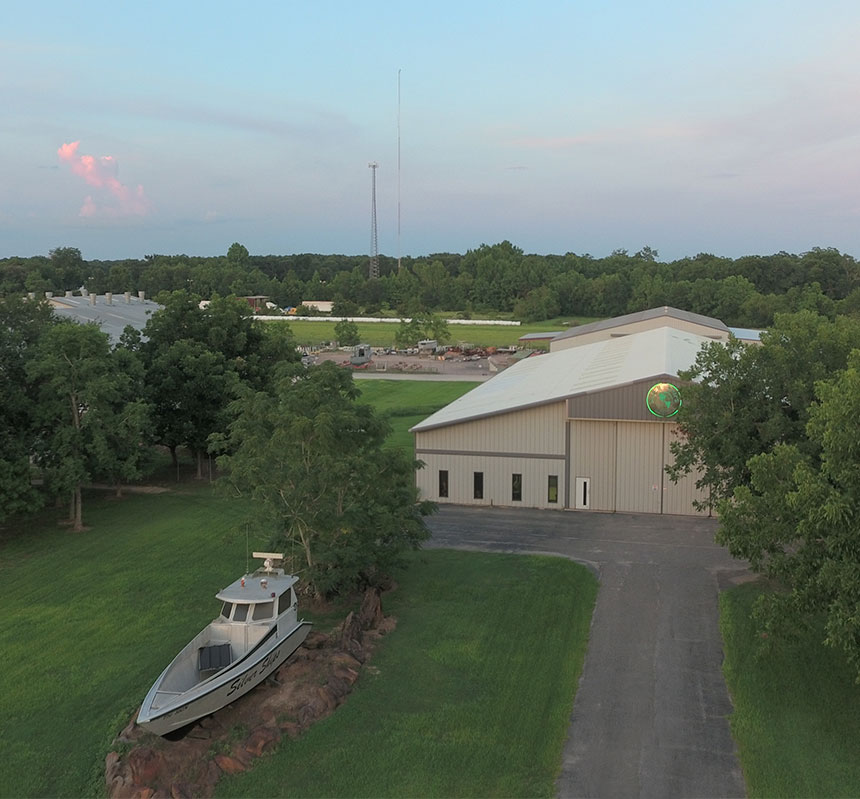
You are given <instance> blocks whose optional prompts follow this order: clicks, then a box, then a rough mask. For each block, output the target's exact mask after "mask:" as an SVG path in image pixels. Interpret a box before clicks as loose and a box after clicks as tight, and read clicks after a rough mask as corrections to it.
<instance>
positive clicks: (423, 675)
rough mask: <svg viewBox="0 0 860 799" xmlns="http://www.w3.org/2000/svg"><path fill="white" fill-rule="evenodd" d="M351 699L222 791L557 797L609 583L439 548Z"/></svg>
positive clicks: (397, 604)
mask: <svg viewBox="0 0 860 799" xmlns="http://www.w3.org/2000/svg"><path fill="white" fill-rule="evenodd" d="M398 581H399V587H398V588H397V590H396V591H395V592H393V593H391V594H386V595H385V597H384V599H383V607H384V609H385V610H386V612H388V613H393V614H394V615H395V616H396V617H397V620H398V621H397V629H396V630H395V631H394V632H392V633H391V634H390V635H389V636H387V637H386V638H385V639H383V641H382V645H381V646H380V648H379V649H378V651H377V652H376V653H375V654H374V657H373V659H372V660H371V662H370V664H369V665H370V668H368V669H366V670H365V671H364V672H363V673H362V676H361V678H360V680H359V682H358V684H357V687H356V690H355V691H354V693H353V694H352V695H351V696H350V698H349V700H348V701H347V702H346V704H344V705H343V706H341V707H340V708H339V709H338V710H337V711H336V713H335V714H334V715H333V716H330V717H329V718H328V719H326V720H324V721H322V722H320V723H318V724H317V725H315V726H314V727H312V728H311V729H310V730H309V731H308V732H307V733H305V734H304V735H303V736H302V737H301V738H299V739H297V740H295V741H285V742H283V743H282V744H281V745H280V747H279V748H278V749H277V750H276V752H275V753H274V754H273V755H272V756H270V757H267V758H265V759H263V760H260V761H258V762H257V764H256V765H255V767H254V768H253V769H252V770H251V771H250V772H249V773H247V774H243V775H241V776H237V777H231V778H229V779H225V780H223V781H222V782H221V783H220V784H219V787H218V792H217V795H219V796H228V797H230V796H272V797H275V796H296V797H313V796H322V797H382V796H393V797H400V796H422V797H425V796H427V797H430V796H441V797H472V796H474V797H477V796H493V797H494V796H527V797H537V796H553V795H554V793H555V790H554V781H555V779H556V777H557V775H558V773H559V770H560V765H561V754H562V748H563V744H564V740H565V736H566V734H567V730H568V725H569V722H570V712H571V708H572V705H573V698H574V693H575V690H576V685H577V681H578V679H579V675H580V672H581V669H582V662H583V658H584V655H585V648H586V644H587V639H588V632H589V626H590V621H591V613H592V609H593V606H594V600H595V597H596V593H597V581H596V579H595V578H594V576H593V575H592V574H591V573H590V572H589V571H588V570H586V569H585V568H584V567H582V566H578V565H576V564H574V563H571V562H570V561H566V560H563V559H560V558H551V557H541V556H517V555H501V554H484V553H475V552H450V551H439V550H434V551H428V552H423V553H419V554H417V555H416V556H415V557H414V558H413V559H412V565H411V567H410V568H409V569H408V570H407V571H406V572H404V573H403V574H401V575H399V576H398Z"/></svg>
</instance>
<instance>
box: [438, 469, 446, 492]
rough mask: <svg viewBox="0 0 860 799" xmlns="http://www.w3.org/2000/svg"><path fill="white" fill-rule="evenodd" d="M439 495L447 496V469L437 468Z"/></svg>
mask: <svg viewBox="0 0 860 799" xmlns="http://www.w3.org/2000/svg"><path fill="white" fill-rule="evenodd" d="M439 496H440V497H447V496H448V470H447V469H440V470H439Z"/></svg>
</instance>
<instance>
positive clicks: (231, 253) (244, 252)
mask: <svg viewBox="0 0 860 799" xmlns="http://www.w3.org/2000/svg"><path fill="white" fill-rule="evenodd" d="M249 257H250V256H249V255H248V248H247V247H245V246H244V245H243V244H239V242H238V241H234V242H233V243H232V244H231V245H230V249H229V250H227V263H228V264H229V265H230V266H232V267H234V268H237V269H245V268H246V267H247V266H248V259H249Z"/></svg>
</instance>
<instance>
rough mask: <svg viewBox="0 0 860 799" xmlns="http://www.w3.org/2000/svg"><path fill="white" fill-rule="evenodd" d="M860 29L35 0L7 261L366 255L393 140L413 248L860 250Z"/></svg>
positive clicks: (402, 239) (692, 7)
mask: <svg viewBox="0 0 860 799" xmlns="http://www.w3.org/2000/svg"><path fill="white" fill-rule="evenodd" d="M858 40H860V3H858V2H856V0H845V1H844V2H843V1H842V0H818V2H816V3H812V2H809V0H802V2H799V1H796V0H721V2H719V3H706V2H703V0H684V2H680V1H678V2H675V1H674V0H602V1H601V0H556V1H555V2H548V1H547V0H532V2H531V3H530V4H526V3H522V2H518V3H515V4H514V3H509V2H506V0H493V2H484V0H475V1H474V2H472V1H470V0H460V1H459V2H449V0H437V2H434V3H412V2H401V3H396V4H395V3H392V2H374V1H373V0H366V1H365V2H362V3H357V2H355V1H354V0H351V2H340V0H320V2H316V3H308V2H303V3H299V2H295V0H281V1H280V2H254V0H248V2H246V3H244V4H239V3H236V2H235V0H233V1H232V2H230V3H225V2H220V1H219V0H210V1H209V2H206V3H202V2H197V0H183V1H182V2H176V0H170V2H166V1H165V0H149V2H147V3H135V4H131V3H124V2H119V3H117V2H116V0H114V1H113V2H110V3H108V2H95V1H94V0H80V2H77V3H69V2H67V1H66V2H54V1H53V0H41V1H40V2H38V3H36V2H30V3H22V2H18V3H12V4H9V7H4V12H3V23H2V25H0V257H7V256H14V255H20V256H31V255H45V254H47V253H48V252H49V251H50V250H51V249H53V248H55V247H78V248H80V250H81V252H82V254H83V256H84V258H86V259H88V260H90V259H102V260H105V259H118V258H142V257H143V256H144V255H146V254H152V253H162V254H179V253H185V254H188V255H205V256H209V255H223V254H226V252H227V249H228V248H229V246H230V244H231V243H233V242H234V241H238V242H240V243H242V244H244V245H245V246H246V247H247V248H248V250H249V251H250V252H251V254H258V255H265V254H290V253H299V252H318V253H343V254H349V255H360V254H365V253H369V251H370V248H371V186H372V176H373V170H371V169H369V168H368V163H369V162H371V161H375V162H377V163H378V164H379V166H378V169H377V170H376V184H377V185H376V189H377V218H378V241H379V251H380V253H382V254H384V255H390V256H394V257H396V256H397V255H401V254H402V255H404V256H406V255H411V256H422V255H428V254H432V253H439V252H460V253H464V252H466V251H467V250H469V249H473V248H476V247H478V246H480V245H481V244H484V243H486V244H493V243H496V242H500V241H503V240H508V241H511V242H513V243H514V244H515V245H517V246H518V247H521V248H522V249H523V250H525V251H526V252H529V253H541V254H546V253H566V252H575V253H579V254H583V253H590V254H592V255H593V256H595V257H603V256H605V255H608V254H609V253H611V252H612V251H613V250H616V249H626V250H628V251H630V252H636V251H637V250H639V249H641V248H642V247H644V246H649V247H651V248H653V249H655V250H657V252H658V253H659V256H660V258H661V260H670V259H676V258H682V257H684V256H694V255H696V254H697V253H702V252H707V253H714V254H716V255H722V256H727V257H733V258H735V257H739V256H742V255H747V254H768V253H773V252H778V251H781V250H784V251H788V252H798V253H799V252H805V251H807V250H810V249H812V248H813V247H836V248H838V249H840V250H841V251H843V252H848V253H850V254H852V255H854V256H855V257H860V47H858V46H857V44H856V43H857V41H858ZM398 142H399V147H398ZM398 155H399V168H398ZM398 198H399V201H398ZM398 220H399V223H398Z"/></svg>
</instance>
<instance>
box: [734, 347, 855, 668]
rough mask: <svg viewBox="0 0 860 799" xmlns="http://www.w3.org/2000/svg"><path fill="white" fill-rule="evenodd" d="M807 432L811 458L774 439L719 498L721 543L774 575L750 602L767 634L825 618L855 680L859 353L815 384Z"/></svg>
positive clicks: (828, 634) (829, 640) (828, 638)
mask: <svg viewBox="0 0 860 799" xmlns="http://www.w3.org/2000/svg"><path fill="white" fill-rule="evenodd" d="M816 393H817V396H818V400H819V402H818V403H816V404H815V405H813V406H812V407H811V408H810V411H809V423H808V425H807V427H806V431H807V434H808V436H809V439H810V441H811V443H812V447H807V448H806V449H807V450H810V449H811V450H812V451H814V452H816V453H817V456H816V457H814V456H812V455H810V454H808V453H805V452H804V451H803V449H802V448H801V447H800V446H798V445H796V444H779V445H777V446H776V447H775V448H774V449H773V451H772V452H768V453H764V454H761V455H757V456H756V457H754V458H752V459H751V460H750V461H749V470H750V480H749V484H748V485H741V486H738V487H737V488H735V490H734V493H733V496H732V498H731V499H730V500H725V501H723V502H721V503H720V504H719V512H720V529H719V534H718V540H719V541H720V542H721V543H723V544H725V545H726V546H727V547H728V548H729V551H730V552H731V553H732V554H733V555H734V556H735V557H741V558H746V559H748V560H749V562H750V565H751V566H752V568H753V569H755V570H756V571H758V572H760V573H762V574H765V575H767V576H768V577H770V578H772V579H774V580H776V581H777V582H778V584H779V585H780V586H781V587H782V589H783V590H777V591H775V592H773V593H768V594H765V595H763V597H762V598H761V600H760V601H759V604H758V606H757V609H756V613H757V616H758V618H759V622H760V623H761V625H762V627H763V630H764V632H765V634H767V635H770V634H775V635H776V636H777V637H779V636H780V635H785V634H789V635H790V634H791V633H792V631H793V630H795V629H796V628H797V627H798V626H799V625H805V624H814V623H816V621H817V620H818V619H819V618H821V617H822V616H823V619H824V642H825V643H826V644H828V645H830V646H834V647H838V648H840V649H842V650H843V651H844V652H845V654H846V656H847V657H848V659H849V661H850V662H851V663H852V665H853V666H854V668H855V670H856V672H857V680H858V682H860V614H858V612H857V609H858V608H860V535H858V531H857V519H858V518H860V469H858V463H860V351H855V352H853V353H852V355H851V356H850V359H849V365H848V368H847V369H846V370H845V371H844V372H843V373H842V374H841V375H840V376H839V377H838V378H836V379H834V380H831V381H823V382H819V383H818V384H817V387H816Z"/></svg>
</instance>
